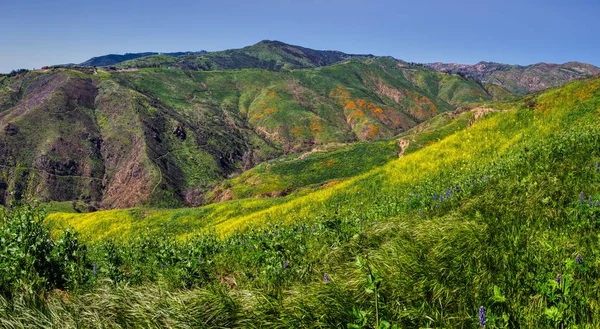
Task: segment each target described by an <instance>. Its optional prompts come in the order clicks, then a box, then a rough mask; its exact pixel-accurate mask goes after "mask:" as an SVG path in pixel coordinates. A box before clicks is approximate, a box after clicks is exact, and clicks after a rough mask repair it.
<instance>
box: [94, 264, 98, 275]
mask: <svg viewBox="0 0 600 329" xmlns="http://www.w3.org/2000/svg"><path fill="white" fill-rule="evenodd" d="M94 276H98V265H96V262H94Z"/></svg>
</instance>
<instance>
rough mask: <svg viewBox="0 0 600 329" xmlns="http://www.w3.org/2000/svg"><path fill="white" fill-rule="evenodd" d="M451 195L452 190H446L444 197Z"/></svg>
mask: <svg viewBox="0 0 600 329" xmlns="http://www.w3.org/2000/svg"><path fill="white" fill-rule="evenodd" d="M451 196H452V190H450V189H448V190H446V199H447V198H449V197H451Z"/></svg>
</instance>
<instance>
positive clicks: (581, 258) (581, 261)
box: [575, 255, 583, 265]
mask: <svg viewBox="0 0 600 329" xmlns="http://www.w3.org/2000/svg"><path fill="white" fill-rule="evenodd" d="M575 261H576V262H577V264H580V265H581V264H582V263H583V257H581V255H577V257H576V258H575Z"/></svg>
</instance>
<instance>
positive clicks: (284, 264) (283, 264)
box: [281, 259, 288, 270]
mask: <svg viewBox="0 0 600 329" xmlns="http://www.w3.org/2000/svg"><path fill="white" fill-rule="evenodd" d="M281 267H282V268H283V269H284V270H285V269H287V267H288V262H287V261H286V260H285V259H284V260H283V261H282V262H281Z"/></svg>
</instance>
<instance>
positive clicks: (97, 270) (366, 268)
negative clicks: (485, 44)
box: [0, 79, 600, 328]
mask: <svg viewBox="0 0 600 329" xmlns="http://www.w3.org/2000/svg"><path fill="white" fill-rule="evenodd" d="M494 108H495V109H496V110H497V111H479V113H481V114H480V115H483V117H482V118H481V120H479V121H477V122H476V123H475V124H473V125H472V126H470V127H469V128H467V129H461V130H459V131H457V132H455V133H453V134H451V135H449V136H448V137H445V138H443V139H442V140H440V141H438V142H435V143H433V144H431V145H429V146H427V147H424V148H422V149H420V150H417V151H415V152H413V153H410V154H406V155H404V156H403V157H402V158H400V159H397V160H394V161H391V162H389V163H388V164H386V165H383V166H382V167H380V168H376V169H373V170H371V171H369V172H367V173H365V174H362V175H359V176H357V177H355V178H352V179H349V180H347V181H345V182H343V183H340V184H337V185H334V186H331V187H329V188H326V189H323V190H319V191H315V192H311V193H306V194H302V195H296V196H287V197H283V198H273V199H242V200H235V201H229V202H224V203H221V204H214V205H210V206H207V207H202V208H196V209H181V210H174V211H173V210H171V211H167V210H158V211H156V210H143V209H139V210H135V209H132V210H127V211H123V210H119V211H111V212H98V213H95V214H84V215H77V216H72V215H65V214H56V215H53V216H50V218H49V219H48V222H50V223H54V224H55V225H73V226H74V227H75V228H76V229H77V230H79V231H81V232H82V233H83V234H84V237H86V238H87V239H92V240H95V241H96V242H95V243H92V244H91V245H89V249H85V247H83V246H81V241H78V240H77V239H76V238H75V237H73V236H72V234H70V233H64V234H63V235H62V236H60V237H59V238H57V239H56V240H55V241H56V243H54V244H50V245H49V247H47V249H49V254H51V255H57V257H50V258H48V257H45V258H44V257H43V254H42V256H40V257H39V258H38V256H36V255H38V254H37V253H36V252H37V250H39V246H46V244H35V243H32V244H31V246H36V248H30V247H29V246H30V244H28V242H23V241H30V240H28V239H19V237H21V236H29V237H37V236H41V237H42V238H43V239H46V238H47V237H46V236H45V235H44V234H42V233H38V234H37V235H36V234H33V232H34V231H35V230H38V226H36V224H35V223H36V221H35V219H36V218H37V217H36V216H38V214H37V213H35V212H31V211H25V212H16V213H8V214H6V215H5V216H4V217H3V218H5V222H4V224H3V230H4V232H7V233H10V234H7V235H5V236H6V237H7V238H5V239H7V240H6V241H8V243H9V245H8V246H9V248H7V250H13V248H11V246H13V245H15V246H20V247H21V249H19V248H15V250H24V252H25V253H26V255H28V257H29V258H27V259H29V260H31V264H33V265H36V264H41V263H42V261H43V262H47V263H48V265H49V266H46V267H40V268H39V269H38V268H36V267H35V266H32V267H31V270H29V271H27V272H25V273H27V275H29V276H28V277H27V278H31V279H27V280H20V281H19V280H18V278H19V275H20V276H21V277H23V275H25V274H17V272H12V271H11V270H10V269H11V268H13V267H11V266H5V267H2V270H3V271H5V272H3V275H2V276H0V283H1V284H0V287H2V289H3V290H2V291H3V296H7V294H8V296H16V298H12V297H2V298H0V315H1V316H0V321H2V324H3V325H5V326H32V325H37V326H40V325H47V326H49V325H54V324H59V323H60V324H61V325H62V326H64V327H75V326H84V327H87V326H108V327H117V326H124V327H135V326H138V327H139V326H146V327H148V326H149V327H159V326H181V327H185V326H209V327H210V326H225V327H236V328H237V327H240V328H241V327H289V328H314V327H320V328H327V327H347V328H373V327H375V328H386V327H391V326H392V325H396V326H397V327H399V328H400V327H407V328H415V327H428V328H432V327H435V328H448V327H452V328H472V327H478V326H481V325H482V324H483V321H484V320H483V319H482V318H481V314H482V313H484V314H485V327H486V328H505V327H526V328H562V327H564V328H595V327H597V326H599V325H600V318H599V317H598V314H600V312H599V311H600V309H599V306H598V305H600V304H599V299H598V296H599V295H600V289H599V287H598V285H597V282H596V281H597V278H598V276H599V275H600V273H598V266H597V265H598V259H599V257H600V249H598V235H597V228H598V214H599V211H598V210H599V209H600V208H599V205H600V171H599V169H598V163H599V161H600V149H599V148H598V145H600V128H599V125H598V121H599V115H600V113H599V112H598V109H599V108H600V79H594V80H587V81H578V82H573V83H570V84H568V85H566V86H565V87H563V88H559V89H555V90H551V91H548V92H545V93H543V94H540V95H537V96H531V97H528V98H527V99H524V100H522V101H520V102H516V103H511V104H496V105H495V107H494ZM432 126H435V124H432ZM424 131H425V130H424ZM92 216H95V217H92ZM21 223H28V225H23V224H21ZM109 225H110V226H109ZM19 227H20V228H21V229H17V228H19ZM55 227H56V226H55ZM243 228H246V230H245V231H244V232H238V233H236V232H235V231H236V230H240V229H243ZM211 231H213V232H215V233H217V234H220V235H221V236H222V237H223V238H222V239H219V238H218V236H215V235H214V234H210V232H211ZM20 232H23V233H20ZM42 232H43V230H42ZM194 232H197V233H201V235H200V236H196V237H194V236H193V235H194V234H193V233H194ZM20 234H23V235H20ZM155 234H159V235H158V236H157V235H155ZM170 235H175V236H177V237H179V239H178V240H177V241H178V242H175V241H173V240H171V239H169V238H168V237H169V236H170ZM158 237H160V238H158ZM107 238H112V239H114V240H113V241H111V239H108V240H107ZM182 238H184V239H182ZM30 239H31V238H30ZM36 241H37V240H36ZM19 243H20V244H19ZM44 248H46V247H44ZM52 248H53V249H52ZM63 250H67V251H69V252H68V253H65V252H64V251H63ZM84 250H85V252H84ZM5 255H6V256H5V257H4V258H2V261H3V262H4V263H6V264H12V263H10V262H11V261H12V260H13V259H19V258H16V257H15V258H12V257H11V255H12V254H11V253H5ZM62 255H65V257H62ZM232 260H235V261H232ZM38 262H39V263H38ZM44 264H46V263H44ZM19 273H22V272H19ZM35 278H39V281H36V280H34V279H35ZM60 278H64V279H63V280H60ZM36 282H49V285H50V286H49V288H44V287H43V285H41V284H40V283H36ZM53 287H59V288H61V290H51V289H53ZM19 289H25V290H19ZM27 289H29V290H32V291H38V293H37V294H27V293H21V294H14V292H15V291H28V290H27ZM45 289H50V290H45ZM39 291H42V292H41V293H40V292H39ZM44 291H48V292H47V293H43V292H44ZM50 291H51V292H50ZM11 294H12V295H11ZM39 296H43V297H42V298H40V297H39ZM4 305H8V306H4Z"/></svg>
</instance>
